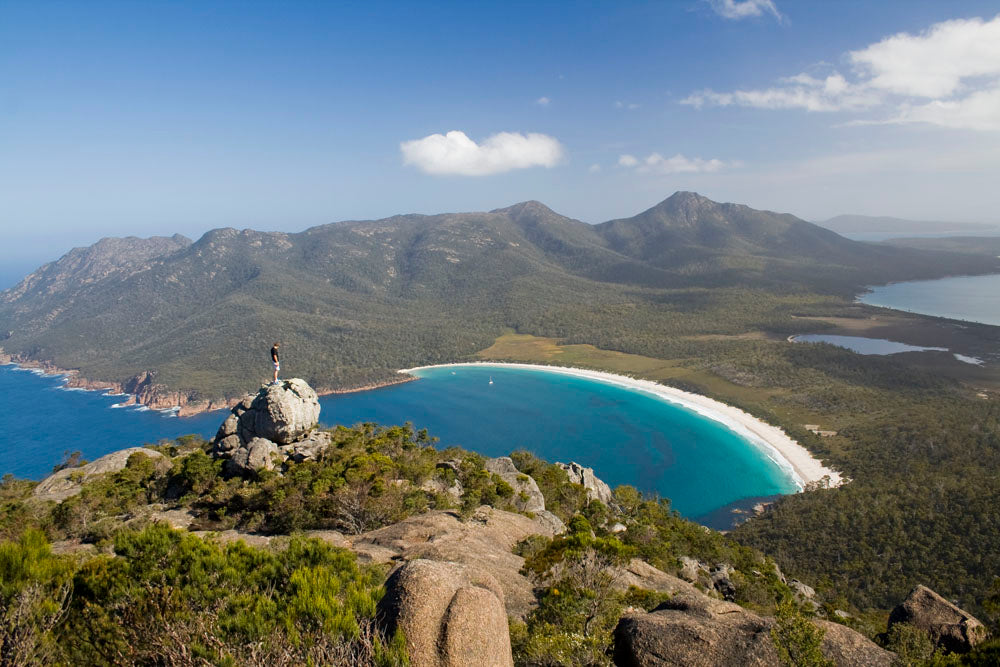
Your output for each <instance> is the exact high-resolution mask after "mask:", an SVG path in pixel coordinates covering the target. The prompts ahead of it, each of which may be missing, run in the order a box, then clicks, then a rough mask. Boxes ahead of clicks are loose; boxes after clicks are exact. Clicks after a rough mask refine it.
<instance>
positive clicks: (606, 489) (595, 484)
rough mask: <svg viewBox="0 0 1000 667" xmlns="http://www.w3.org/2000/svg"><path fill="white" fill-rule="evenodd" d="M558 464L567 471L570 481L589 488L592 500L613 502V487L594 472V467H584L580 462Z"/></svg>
mask: <svg viewBox="0 0 1000 667" xmlns="http://www.w3.org/2000/svg"><path fill="white" fill-rule="evenodd" d="M556 465H557V466H559V467H560V468H562V469H563V470H565V471H566V474H567V475H568V476H569V481H570V482H572V483H573V484H579V485H581V486H582V487H583V488H585V489H587V497H588V498H590V499H591V500H600V501H601V502H602V503H604V504H605V505H609V504H611V501H612V499H613V498H614V496H613V495H612V493H611V487H610V486H608V485H607V484H605V483H604V482H603V481H601V480H600V479H599V478H598V477H597V475H595V474H594V469H593V468H584V467H583V466H582V465H580V464H579V463H574V462H571V463H569V465H567V464H565V463H557V464H556Z"/></svg>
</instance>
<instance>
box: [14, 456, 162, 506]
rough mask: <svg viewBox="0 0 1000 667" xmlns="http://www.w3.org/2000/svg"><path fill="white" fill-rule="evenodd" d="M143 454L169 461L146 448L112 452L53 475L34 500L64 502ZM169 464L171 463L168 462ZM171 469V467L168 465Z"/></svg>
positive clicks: (43, 481)
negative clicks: (101, 476)
mask: <svg viewBox="0 0 1000 667" xmlns="http://www.w3.org/2000/svg"><path fill="white" fill-rule="evenodd" d="M136 453H139V454H143V455H145V456H148V457H149V458H151V459H154V460H155V461H160V460H163V461H167V459H166V458H165V457H164V456H163V454H160V453H159V452H157V451H153V450H152V449H146V448H144V447H129V448H128V449H121V450H119V451H117V452H111V453H110V454H106V455H104V456H102V457H101V458H99V459H97V460H95V461H91V462H90V463H87V464H86V465H82V466H80V467H79V468H66V469H64V470H60V471H59V472H55V473H52V474H51V475H49V476H48V477H46V478H45V479H43V480H42V481H41V482H40V483H39V484H38V486H36V487H35V490H34V498H36V499H38V500H52V501H55V502H62V501H64V500H66V499H67V498H69V497H70V496H75V495H76V494H78V493H80V489H81V488H83V484H84V483H85V482H87V481H89V480H90V479H91V478H93V477H95V476H97V475H103V474H106V473H109V472H118V471H119V470H122V469H124V468H125V466H126V465H127V464H128V459H129V457H130V456H132V455H133V454H136ZM168 463H169V462H168ZM168 467H169V465H168Z"/></svg>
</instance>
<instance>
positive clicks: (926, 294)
mask: <svg viewBox="0 0 1000 667" xmlns="http://www.w3.org/2000/svg"><path fill="white" fill-rule="evenodd" d="M858 300H859V301H861V302H862V303H867V304H868V305H871V306H884V307H886V308H895V309H897V310H906V311H909V312H912V313H920V314H922V315H934V316H936V317H947V318H950V319H953V320H966V321H968V322H981V323H983V324H993V325H996V326H1000V274H992V275H986V276H955V277H952V278H940V279H938V280H915V281H911V282H904V283H892V284H890V285H880V286H878V287H872V288H871V291H870V292H866V293H865V294H862V295H861V296H859V297H858Z"/></svg>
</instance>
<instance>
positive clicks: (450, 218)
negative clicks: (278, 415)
mask: <svg viewBox="0 0 1000 667" xmlns="http://www.w3.org/2000/svg"><path fill="white" fill-rule="evenodd" d="M996 270H997V261H996V259H995V258H993V257H988V256H982V257H978V256H977V257H971V256H969V255H961V254H954V253H948V252H940V251H931V250H921V249H913V248H902V247H886V246H877V245H873V244H866V243H859V242H855V241H851V240H848V239H846V238H843V237H841V236H839V235H838V234H836V233H834V232H832V231H830V230H827V229H824V228H822V227H819V226H817V225H814V224H811V223H809V222H806V221H804V220H800V219H798V218H796V217H794V216H792V215H788V214H778V213H772V212H769V211H758V210H754V209H751V208H749V207H747V206H743V205H738V204H722V203H717V202H714V201H711V200H709V199H707V198H705V197H703V196H701V195H698V194H696V193H691V192H678V193H675V194H674V195H672V196H671V197H669V198H668V199H666V200H664V201H663V202H661V203H660V204H657V205H656V206H654V207H652V208H650V209H649V210H647V211H644V212H642V213H640V214H639V215H636V216H634V217H632V218H625V219H618V220H611V221H608V222H605V223H602V224H597V225H591V224H587V223H583V222H580V221H578V220H573V219H571V218H568V217H565V216H562V215H559V214H558V213H556V212H554V211H552V210H551V209H549V208H548V207H546V206H545V205H543V204H541V203H539V202H535V201H529V202H524V203H520V204H515V205H513V206H510V207H507V208H502V209H497V210H494V211H490V212H486V213H449V214H440V215H430V216H427V215H400V216H394V217H390V218H386V219H382V220H375V221H346V222H338V223H332V224H327V225H322V226H318V227H313V228H310V229H307V230H305V231H303V232H300V233H281V232H259V231H254V230H250V229H244V230H237V229H232V228H225V229H216V230H212V231H210V232H208V233H206V234H205V235H204V236H202V237H201V238H200V239H198V240H197V241H193V242H192V241H191V240H189V239H187V238H185V237H183V236H180V235H176V236H173V237H170V238H164V237H154V238H150V239H139V238H135V237H129V238H113V239H103V240H101V241H99V242H98V243H96V244H94V245H92V246H90V247H88V248H77V249H74V250H72V251H71V252H69V253H67V254H66V255H65V256H63V257H62V258H60V259H59V260H57V261H55V262H52V263H49V264H46V265H44V266H42V267H41V268H39V269H38V270H37V271H35V272H34V273H32V274H31V275H29V276H27V277H26V278H25V279H24V280H23V281H21V282H20V283H19V284H18V285H16V286H15V287H13V288H11V289H9V290H6V291H4V292H2V293H0V339H3V340H0V345H2V346H3V351H4V353H5V354H6V355H8V356H9V357H10V358H12V359H15V360H19V361H37V362H45V363H48V364H51V365H53V366H54V367H58V368H62V369H72V370H78V371H79V376H80V377H83V378H87V379H88V380H90V381H93V382H96V383H108V384H107V386H111V387H119V388H125V389H127V390H128V391H133V392H135V393H139V392H140V391H145V392H146V393H147V394H148V395H147V396H146V398H147V399H149V401H150V402H152V403H154V404H158V405H163V404H164V403H166V404H170V403H171V402H175V403H185V402H189V401H207V400H217V399H219V398H223V397H225V398H230V399H231V398H232V397H234V396H236V395H239V394H240V393H241V392H242V391H243V390H244V389H245V387H246V386H247V383H248V382H249V381H251V380H252V379H254V378H258V379H259V377H261V376H262V375H266V371H267V350H268V349H269V347H270V344H271V342H273V341H274V340H280V341H282V342H283V343H284V344H285V346H284V348H283V349H285V350H286V351H287V355H288V359H289V363H290V364H291V366H290V367H291V368H292V369H294V372H295V374H296V375H301V376H303V377H305V378H306V379H308V380H309V381H310V382H312V383H314V384H315V385H317V386H319V387H320V388H321V389H325V390H332V389H338V388H348V387H357V386H362V385H367V384H371V383H378V382H384V381H390V380H392V379H394V378H395V377H396V375H395V369H397V368H403V367H408V366H413V365H417V364H425V363H435V362H444V361H453V360H455V359H458V358H462V357H465V356H467V355H469V354H471V353H473V352H475V351H476V350H479V349H483V348H484V347H487V346H488V345H489V344H490V343H491V342H492V341H493V340H494V339H495V338H496V336H498V335H499V334H500V333H502V332H503V331H504V330H505V329H515V330H519V331H524V332H527V333H541V332H542V331H543V330H545V331H547V332H548V333H551V332H552V330H557V332H558V333H561V335H573V334H575V333H578V332H576V331H572V330H570V329H573V328H574V327H575V324H574V323H577V322H579V323H583V322H588V323H589V325H588V326H589V330H593V331H597V330H600V329H601V328H602V327H605V328H606V327H610V326H612V325H615V326H617V325H619V324H620V322H619V319H620V316H619V315H618V314H616V311H615V309H616V308H620V307H628V308H632V309H634V310H635V309H637V310H641V311H642V312H644V313H648V314H649V315H650V317H662V316H663V315H664V313H670V312H676V313H682V312H686V313H703V314H705V316H706V318H705V319H703V320H701V321H704V322H711V321H712V320H713V318H715V320H717V321H716V322H715V323H713V324H711V325H710V328H712V329H713V330H714V329H719V327H725V326H727V325H726V323H725V318H727V317H729V315H727V312H726V311H725V310H720V309H719V308H718V304H717V303H716V301H717V299H718V296H717V295H718V294H730V295H732V294H734V293H741V292H747V293H751V292H752V293H754V294H771V295H818V296H820V297H823V298H835V299H845V298H851V297H852V295H853V294H854V293H856V292H857V291H858V290H860V289H862V288H863V287H864V286H865V285H868V284H873V283H882V282H888V281H893V280H906V279H918V278H934V277H939V276H942V275H948V274H955V273H985V272H992V271H996ZM706 288H716V290H718V291H717V292H713V291H711V290H709V291H706ZM744 301H746V300H744ZM751 301H752V300H751ZM709 316H710V317H709ZM732 317H733V318H735V315H733V316H732ZM720 318H721V319H720ZM581 326H582V325H581ZM728 326H731V327H738V326H739V325H738V323H735V319H734V320H733V322H732V323H730V325H728ZM594 342H596V341H594ZM262 369H263V371H262ZM168 389H169V390H170V392H172V393H164V392H166V391H167V390H168ZM157 397H159V398H157ZM157 400H158V401H159V402H158V403H157Z"/></svg>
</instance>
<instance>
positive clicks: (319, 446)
mask: <svg viewBox="0 0 1000 667" xmlns="http://www.w3.org/2000/svg"><path fill="white" fill-rule="evenodd" d="M332 439H333V437H332V436H331V435H330V434H329V433H327V432H325V431H314V432H312V433H309V434H308V435H306V436H305V437H304V438H303V439H301V440H296V441H295V442H293V443H291V444H288V445H281V446H280V447H278V449H280V450H281V452H282V454H284V455H285V456H286V457H287V458H288V459H289V460H291V461H295V462H296V463H302V462H303V461H317V460H319V458H320V456H322V455H323V452H325V451H326V448H327V447H329V446H330V441H331V440H332Z"/></svg>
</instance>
